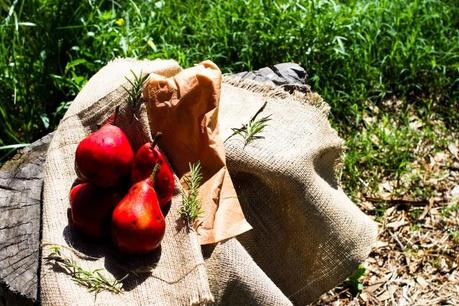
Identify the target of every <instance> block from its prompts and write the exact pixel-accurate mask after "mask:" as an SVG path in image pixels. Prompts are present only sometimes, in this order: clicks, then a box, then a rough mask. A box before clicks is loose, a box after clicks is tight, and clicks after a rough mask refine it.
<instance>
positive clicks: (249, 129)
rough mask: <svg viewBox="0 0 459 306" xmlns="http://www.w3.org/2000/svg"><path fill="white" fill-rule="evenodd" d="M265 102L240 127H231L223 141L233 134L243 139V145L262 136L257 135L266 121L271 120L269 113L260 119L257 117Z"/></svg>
mask: <svg viewBox="0 0 459 306" xmlns="http://www.w3.org/2000/svg"><path fill="white" fill-rule="evenodd" d="M267 104H268V102H265V103H264V104H263V105H262V106H261V107H260V109H259V110H258V111H257V112H256V113H255V115H254V116H253V117H252V118H251V119H250V120H249V122H248V123H247V124H243V125H242V127H240V128H232V129H231V130H232V131H233V133H232V134H231V135H230V136H229V137H228V138H226V139H225V141H224V142H226V141H227V140H228V139H230V138H231V137H233V136H236V135H239V136H241V137H242V138H243V139H244V141H245V144H244V147H245V146H246V145H248V144H249V143H250V142H252V141H253V140H255V139H260V138H263V136H259V134H260V133H261V132H262V131H263V130H264V129H265V127H266V126H268V122H269V121H270V120H271V118H270V117H271V115H268V116H264V117H262V118H260V119H257V117H258V115H260V114H261V113H262V112H263V110H264V109H265V107H266V105H267Z"/></svg>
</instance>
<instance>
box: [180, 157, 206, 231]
mask: <svg viewBox="0 0 459 306" xmlns="http://www.w3.org/2000/svg"><path fill="white" fill-rule="evenodd" d="M201 170H202V168H201V164H200V163H199V162H197V163H195V164H191V163H190V173H189V174H188V175H187V176H185V178H184V180H185V183H186V184H187V187H188V190H187V191H185V192H184V193H183V194H182V206H181V207H180V214H181V215H182V217H183V218H184V219H185V220H186V221H187V222H188V223H189V224H194V223H195V222H196V220H197V219H198V218H199V217H200V216H202V214H203V213H204V212H203V211H202V208H201V203H200V201H199V197H198V194H199V187H200V186H201V181H202V174H201Z"/></svg>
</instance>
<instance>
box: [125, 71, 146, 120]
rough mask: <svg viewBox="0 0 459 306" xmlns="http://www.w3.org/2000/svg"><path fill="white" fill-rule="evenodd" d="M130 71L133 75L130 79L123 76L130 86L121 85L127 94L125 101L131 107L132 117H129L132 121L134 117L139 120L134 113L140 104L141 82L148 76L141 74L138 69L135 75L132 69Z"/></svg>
mask: <svg viewBox="0 0 459 306" xmlns="http://www.w3.org/2000/svg"><path fill="white" fill-rule="evenodd" d="M131 73H132V76H133V78H132V80H131V79H129V78H128V77H124V78H125V79H126V80H127V81H128V82H129V84H130V85H131V86H130V88H126V87H124V86H123V89H124V90H125V91H126V92H127V94H128V98H127V101H128V104H129V105H130V107H131V109H132V117H131V121H132V120H133V119H134V118H135V119H136V120H139V119H138V118H137V116H136V113H137V112H138V110H139V108H140V104H141V103H142V90H143V84H144V83H145V81H146V79H147V78H148V74H145V75H143V74H142V71H140V74H139V75H137V74H136V73H135V72H134V71H133V70H131Z"/></svg>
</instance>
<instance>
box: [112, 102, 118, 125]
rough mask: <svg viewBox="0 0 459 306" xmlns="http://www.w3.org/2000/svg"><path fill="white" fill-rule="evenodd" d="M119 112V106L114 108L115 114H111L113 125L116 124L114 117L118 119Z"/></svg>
mask: <svg viewBox="0 0 459 306" xmlns="http://www.w3.org/2000/svg"><path fill="white" fill-rule="evenodd" d="M119 112H120V106H119V105H118V106H117V107H116V108H115V115H114V116H113V125H116V119H118V113H119Z"/></svg>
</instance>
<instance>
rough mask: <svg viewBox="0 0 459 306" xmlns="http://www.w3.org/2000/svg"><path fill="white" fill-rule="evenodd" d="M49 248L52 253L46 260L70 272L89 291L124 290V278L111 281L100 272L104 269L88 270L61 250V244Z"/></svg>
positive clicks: (73, 278)
mask: <svg viewBox="0 0 459 306" xmlns="http://www.w3.org/2000/svg"><path fill="white" fill-rule="evenodd" d="M49 249H50V250H51V253H50V254H49V255H48V256H46V257H45V260H47V261H48V263H49V264H52V265H57V266H58V267H59V268H61V269H62V270H63V271H64V272H65V273H67V274H69V275H70V276H71V277H72V280H73V281H74V282H75V283H77V284H79V285H81V286H83V287H86V288H87V289H88V291H89V292H94V293H95V294H98V293H99V292H101V291H104V290H105V291H110V292H113V293H116V294H119V293H122V292H123V289H122V283H121V282H122V281H123V279H124V278H122V279H119V280H116V279H115V280H112V281H110V280H108V279H107V278H106V277H105V276H104V275H103V274H102V273H100V272H101V271H102V270H103V269H96V270H93V271H88V270H85V269H83V268H81V267H80V266H79V265H78V264H77V263H76V262H75V261H74V260H73V259H71V258H69V257H67V256H65V255H64V254H63V253H62V252H61V250H62V248H61V246H58V245H51V246H49ZM126 276H127V275H126ZM126 276H125V277H126Z"/></svg>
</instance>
